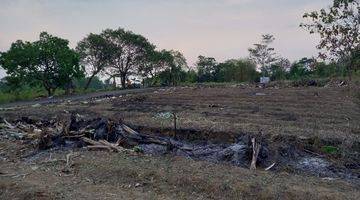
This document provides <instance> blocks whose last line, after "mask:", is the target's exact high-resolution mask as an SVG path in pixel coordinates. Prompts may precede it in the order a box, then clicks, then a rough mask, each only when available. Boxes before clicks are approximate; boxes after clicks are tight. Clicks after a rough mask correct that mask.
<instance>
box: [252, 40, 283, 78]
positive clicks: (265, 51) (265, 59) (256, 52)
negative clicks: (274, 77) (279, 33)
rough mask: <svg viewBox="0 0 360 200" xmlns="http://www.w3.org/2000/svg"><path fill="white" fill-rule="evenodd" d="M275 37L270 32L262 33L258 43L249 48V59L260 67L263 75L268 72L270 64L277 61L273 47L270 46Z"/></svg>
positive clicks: (266, 74)
mask: <svg viewBox="0 0 360 200" xmlns="http://www.w3.org/2000/svg"><path fill="white" fill-rule="evenodd" d="M274 40H275V37H274V36H273V35H270V34H266V35H262V40H261V42H260V43H258V44H254V48H249V49H248V51H249V53H250V59H251V60H252V61H253V62H255V63H256V64H257V65H258V67H259V68H260V70H261V72H262V75H263V76H268V75H269V74H270V68H271V65H272V64H274V63H276V62H277V61H278V59H279V58H278V56H277V55H276V53H275V49H274V48H273V47H270V44H271V43H272V42H274Z"/></svg>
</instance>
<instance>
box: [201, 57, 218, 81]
mask: <svg viewBox="0 0 360 200" xmlns="http://www.w3.org/2000/svg"><path fill="white" fill-rule="evenodd" d="M196 66H197V70H198V78H199V80H198V81H199V82H210V81H216V73H217V72H218V68H217V66H218V63H217V62H216V60H215V58H212V57H205V56H202V55H200V56H199V57H198V61H197V62H196Z"/></svg>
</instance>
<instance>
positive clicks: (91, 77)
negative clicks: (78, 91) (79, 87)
mask: <svg viewBox="0 0 360 200" xmlns="http://www.w3.org/2000/svg"><path fill="white" fill-rule="evenodd" d="M94 77H95V74H92V75H91V76H90V78H89V79H88V81H87V83H86V85H85V88H84V90H87V89H88V88H89V86H90V82H91V80H92V79H93V78H94Z"/></svg>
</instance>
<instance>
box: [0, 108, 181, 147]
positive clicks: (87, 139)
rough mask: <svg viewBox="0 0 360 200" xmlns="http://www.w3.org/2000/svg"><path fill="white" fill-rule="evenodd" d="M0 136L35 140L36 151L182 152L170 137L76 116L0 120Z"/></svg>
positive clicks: (121, 124) (107, 121) (120, 123)
mask: <svg viewBox="0 0 360 200" xmlns="http://www.w3.org/2000/svg"><path fill="white" fill-rule="evenodd" d="M0 133H1V135H5V136H7V137H10V138H14V139H20V140H27V139H31V140H33V141H36V146H37V148H38V149H39V150H45V149H49V148H53V147H57V146H71V147H85V148H87V149H105V150H109V151H116V152H122V151H131V150H133V148H134V147H136V146H139V145H140V144H156V145H161V146H164V147H166V149H175V148H176V149H185V148H184V147H183V145H182V144H181V143H177V142H175V141H172V140H171V139H170V138H167V137H157V136H154V135H147V134H141V133H138V132H137V131H135V130H133V129H131V128H130V127H129V126H127V125H125V124H123V123H122V122H121V121H119V122H115V121H113V120H111V119H105V118H95V119H90V120H87V119H85V118H84V117H83V116H81V115H78V114H72V115H71V117H70V119H69V120H65V121H64V122H61V121H57V120H55V119H52V120H49V121H47V120H38V121H37V120H33V119H30V118H27V117H23V118H21V119H20V120H16V121H14V122H13V123H10V122H8V121H7V120H6V119H3V123H2V124H1V129H0Z"/></svg>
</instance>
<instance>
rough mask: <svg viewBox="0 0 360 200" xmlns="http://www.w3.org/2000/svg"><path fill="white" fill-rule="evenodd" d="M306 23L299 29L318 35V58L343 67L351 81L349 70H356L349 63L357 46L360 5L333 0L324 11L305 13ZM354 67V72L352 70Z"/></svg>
mask: <svg viewBox="0 0 360 200" xmlns="http://www.w3.org/2000/svg"><path fill="white" fill-rule="evenodd" d="M303 17H304V18H306V19H308V20H309V22H308V23H302V24H301V25H300V26H301V27H303V28H305V29H307V30H308V31H309V32H310V34H313V33H317V34H319V35H320V38H321V40H320V43H319V45H318V46H317V48H318V49H320V50H321V52H320V53H319V56H320V58H322V59H330V60H335V61H339V62H340V63H344V64H345V65H346V66H347V70H348V75H349V78H350V79H351V72H352V70H354V69H356V68H358V67H359V66H358V65H355V63H353V61H354V59H353V52H354V51H355V50H356V49H357V48H359V42H360V29H359V28H360V2H359V1H358V0H334V2H333V4H332V6H331V7H330V8H328V9H321V10H320V11H313V12H310V13H305V14H304V15H303ZM355 67H356V68H355Z"/></svg>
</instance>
